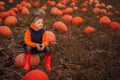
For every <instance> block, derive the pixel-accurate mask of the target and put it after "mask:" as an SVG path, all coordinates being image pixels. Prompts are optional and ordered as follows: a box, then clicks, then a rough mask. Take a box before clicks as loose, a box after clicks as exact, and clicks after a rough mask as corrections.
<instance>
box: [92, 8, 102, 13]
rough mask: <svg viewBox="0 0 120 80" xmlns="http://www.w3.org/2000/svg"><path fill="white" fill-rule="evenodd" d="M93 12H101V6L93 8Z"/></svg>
mask: <svg viewBox="0 0 120 80" xmlns="http://www.w3.org/2000/svg"><path fill="white" fill-rule="evenodd" d="M92 11H93V13H99V12H100V8H98V7H95V8H93V10H92Z"/></svg>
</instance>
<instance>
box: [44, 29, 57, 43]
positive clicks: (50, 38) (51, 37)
mask: <svg viewBox="0 0 120 80" xmlns="http://www.w3.org/2000/svg"><path fill="white" fill-rule="evenodd" d="M46 37H47V40H48V42H49V43H50V44H55V43H56V36H55V34H54V33H53V32H52V31H46Z"/></svg>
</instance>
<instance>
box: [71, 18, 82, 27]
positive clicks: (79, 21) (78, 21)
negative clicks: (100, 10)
mask: <svg viewBox="0 0 120 80" xmlns="http://www.w3.org/2000/svg"><path fill="white" fill-rule="evenodd" d="M81 23H83V18H82V17H80V16H76V17H74V18H73V19H72V24H73V25H77V24H81Z"/></svg>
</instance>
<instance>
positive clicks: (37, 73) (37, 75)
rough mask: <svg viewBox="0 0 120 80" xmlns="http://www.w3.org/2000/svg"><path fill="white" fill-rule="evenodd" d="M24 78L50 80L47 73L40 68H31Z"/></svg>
mask: <svg viewBox="0 0 120 80" xmlns="http://www.w3.org/2000/svg"><path fill="white" fill-rule="evenodd" d="M22 80H49V78H48V76H47V74H46V73H45V72H43V71H41V70H39V69H35V70H31V71H30V72H28V73H27V74H25V76H24V77H23V79H22Z"/></svg>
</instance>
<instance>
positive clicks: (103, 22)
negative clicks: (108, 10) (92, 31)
mask: <svg viewBox="0 0 120 80" xmlns="http://www.w3.org/2000/svg"><path fill="white" fill-rule="evenodd" d="M99 21H100V23H101V24H104V25H108V24H110V23H111V19H110V18H109V17H107V16H103V17H101V18H100V20H99Z"/></svg>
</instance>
